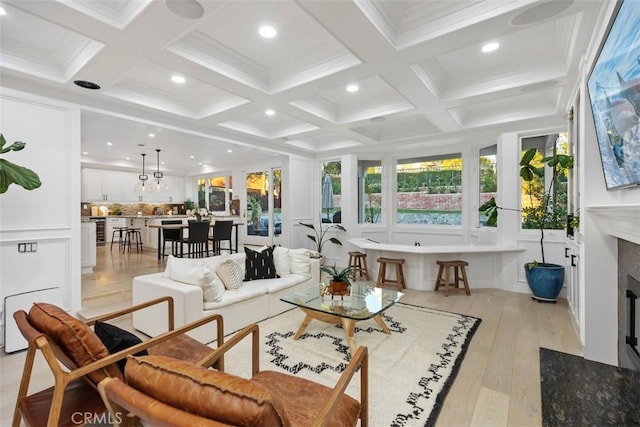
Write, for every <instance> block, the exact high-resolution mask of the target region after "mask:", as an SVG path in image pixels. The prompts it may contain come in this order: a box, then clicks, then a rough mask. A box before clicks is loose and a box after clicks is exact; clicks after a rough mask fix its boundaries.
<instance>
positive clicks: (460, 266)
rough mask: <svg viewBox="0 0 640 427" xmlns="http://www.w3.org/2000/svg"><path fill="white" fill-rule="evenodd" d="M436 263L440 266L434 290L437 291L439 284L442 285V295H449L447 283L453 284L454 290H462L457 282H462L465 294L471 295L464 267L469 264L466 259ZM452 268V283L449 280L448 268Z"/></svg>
mask: <svg viewBox="0 0 640 427" xmlns="http://www.w3.org/2000/svg"><path fill="white" fill-rule="evenodd" d="M436 264H438V265H439V266H440V268H439V269H438V278H437V279H436V286H435V288H434V291H437V290H438V289H439V288H440V286H441V285H443V286H444V296H445V297H448V296H449V285H453V286H454V287H455V288H454V289H455V290H462V288H460V287H459V286H458V285H459V282H462V284H463V285H464V290H465V292H466V293H467V295H471V291H470V290H469V281H468V280H467V271H466V270H465V267H467V266H468V265H469V263H468V262H467V261H462V260H459V259H458V260H454V261H436ZM450 268H453V271H454V277H453V283H452V282H450V281H449V279H450V278H451V276H450V275H449V269H450ZM443 272H444V278H442V273H443Z"/></svg>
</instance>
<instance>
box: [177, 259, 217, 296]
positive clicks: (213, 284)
mask: <svg viewBox="0 0 640 427" xmlns="http://www.w3.org/2000/svg"><path fill="white" fill-rule="evenodd" d="M201 262H202V261H201ZM169 279H171V280H175V281H176V282H180V283H185V284H187V285H193V286H199V287H200V288H202V299H203V301H204V302H214V301H220V300H221V299H222V293H223V292H224V285H222V282H220V279H218V277H216V275H215V274H214V273H213V272H212V271H211V270H209V269H208V268H207V267H205V266H204V265H198V266H195V267H192V266H190V265H189V264H185V263H173V264H172V265H171V270H170V276H169Z"/></svg>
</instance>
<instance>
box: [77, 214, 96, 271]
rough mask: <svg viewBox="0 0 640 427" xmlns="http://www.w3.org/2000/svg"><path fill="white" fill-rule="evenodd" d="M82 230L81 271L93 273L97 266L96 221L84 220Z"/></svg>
mask: <svg viewBox="0 0 640 427" xmlns="http://www.w3.org/2000/svg"><path fill="white" fill-rule="evenodd" d="M80 230H81V231H80V268H81V273H82V274H85V273H92V272H93V267H95V266H96V223H95V222H89V221H87V222H83V223H82V224H81V226H80Z"/></svg>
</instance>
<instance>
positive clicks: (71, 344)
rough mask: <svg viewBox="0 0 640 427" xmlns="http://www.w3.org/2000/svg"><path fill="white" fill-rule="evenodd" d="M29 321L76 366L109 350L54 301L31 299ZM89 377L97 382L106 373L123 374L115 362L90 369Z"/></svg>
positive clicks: (107, 374) (80, 365)
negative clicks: (40, 301) (92, 370)
mask: <svg viewBox="0 0 640 427" xmlns="http://www.w3.org/2000/svg"><path fill="white" fill-rule="evenodd" d="M29 321H30V322H31V323H32V324H33V325H34V327H35V328H36V329H38V330H40V331H42V332H44V333H45V334H46V335H48V336H49V337H51V339H53V340H54V341H55V343H56V344H57V345H58V347H60V348H61V349H62V351H64V352H65V354H66V355H67V356H68V357H69V358H70V359H71V360H72V361H73V363H74V364H75V365H76V366H77V367H82V366H85V365H88V364H89V363H91V362H95V361H96V360H100V359H102V358H104V357H107V356H109V350H107V348H106V347H105V346H104V344H103V343H102V341H100V338H98V337H97V336H96V334H95V333H94V332H93V331H92V330H91V328H89V327H88V326H87V325H86V324H84V323H83V322H81V321H80V320H78V319H76V318H74V317H72V316H70V315H69V313H67V312H66V311H64V310H63V309H61V308H59V307H56V306H55V305H52V304H47V303H34V304H33V306H32V307H31V309H30V310H29ZM88 377H89V378H90V379H91V381H93V382H94V383H95V384H97V383H99V382H100V381H102V380H103V379H104V378H105V377H113V378H122V371H120V368H118V365H116V364H111V365H109V366H107V367H105V368H103V369H100V370H97V371H94V372H91V373H89V374H88Z"/></svg>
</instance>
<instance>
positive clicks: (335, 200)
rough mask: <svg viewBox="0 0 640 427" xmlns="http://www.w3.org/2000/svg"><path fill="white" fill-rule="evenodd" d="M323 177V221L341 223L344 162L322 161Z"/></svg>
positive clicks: (321, 215)
mask: <svg viewBox="0 0 640 427" xmlns="http://www.w3.org/2000/svg"><path fill="white" fill-rule="evenodd" d="M321 173H322V179H321V181H320V182H321V185H322V188H321V197H322V200H321V203H320V206H321V209H322V211H321V214H320V218H321V220H322V222H326V223H338V224H339V223H341V222H342V208H341V206H342V200H341V197H340V196H341V195H342V187H341V185H342V181H341V179H342V175H341V174H342V162H340V161H339V160H338V161H333V162H324V163H322V170H321Z"/></svg>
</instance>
